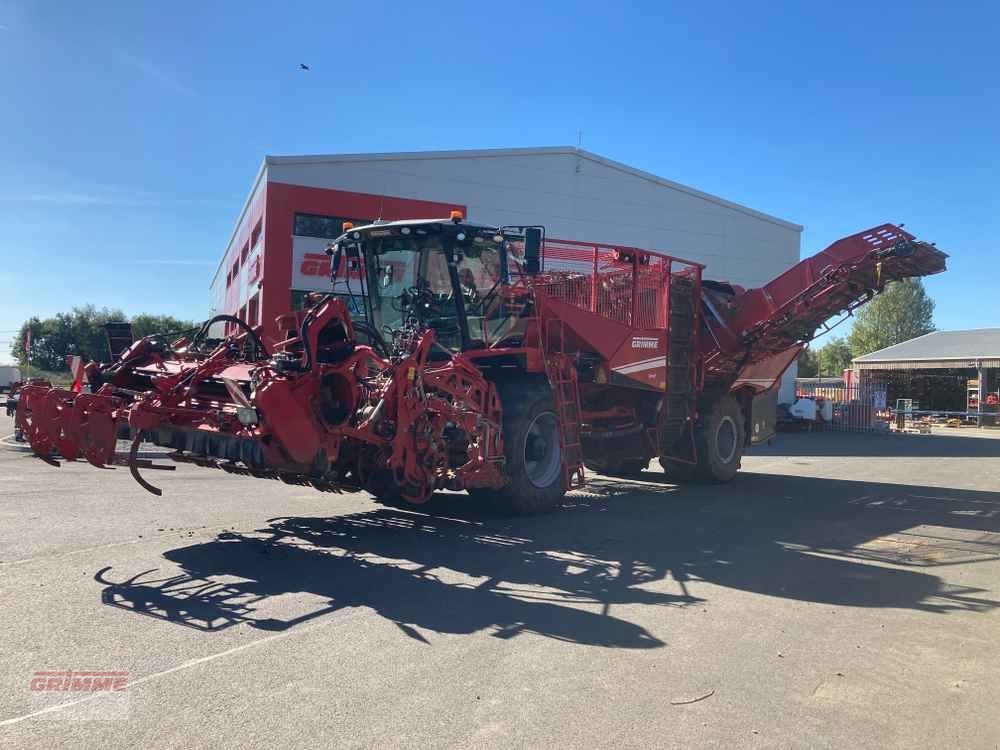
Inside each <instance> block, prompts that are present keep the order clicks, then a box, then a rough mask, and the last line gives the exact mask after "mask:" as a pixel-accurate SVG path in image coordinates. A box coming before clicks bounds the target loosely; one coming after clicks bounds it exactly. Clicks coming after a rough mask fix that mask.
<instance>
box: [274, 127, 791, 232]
mask: <svg viewBox="0 0 1000 750" xmlns="http://www.w3.org/2000/svg"><path fill="white" fill-rule="evenodd" d="M545 154H550V155H556V154H561V155H567V156H576V157H579V158H581V159H587V160H588V161H592V162H594V163H596V164H600V165H602V166H605V167H609V168H611V169H615V170H617V171H619V172H624V173H626V174H630V175H632V176H633V177H638V178H640V179H643V180H647V181H648V182H652V183H655V184H657V185H662V186H664V187H669V188H671V189H673V190H678V191H680V192H682V193H687V194H688V195H692V196H694V197H696V198H701V199H702V200H707V201H710V202H712V203H715V204H717V205H720V206H723V207H725V208H730V209H733V210H735V211H739V212H741V213H744V214H747V215H748V216H752V217H754V218H756V219H763V220H764V221H768V222H770V223H772V224H777V225H778V226H781V227H784V228H786V229H792V230H794V231H796V232H801V231H802V229H803V227H802V225H801V224H795V223H794V222H791V221H786V220H785V219H779V218H778V217H777V216H772V215H771V214H766V213H764V212H763V211H758V210H756V209H753V208H750V207H749V206H744V205H741V204H739V203H734V202H732V201H728V200H726V199H725V198H720V197H719V196H717V195H713V194H711V193H706V192H703V191H701V190H697V189H696V188H692V187H689V186H687V185H683V184H681V183H679V182H674V181H673V180H668V179H666V178H665V177H660V176H659V175H655V174H653V173H652V172H646V171H643V170H641V169H637V168H636V167H632V166H629V165H628V164H624V163H622V162H619V161H615V160H614V159H608V158H607V157H604V156H601V155H600V154H595V153H593V152H591V151H586V150H585V149H582V148H577V147H576V146H533V147H527V148H486V149H456V150H450V151H397V152H391V151H390V152H374V153H367V154H366V153H355V154H315V155H300V156H273V155H268V156H265V157H264V163H265V164H308V163H317V162H319V163H323V162H341V163H343V162H360V161H394V160H399V159H468V158H478V159H483V158H500V157H505V156H539V155H545Z"/></svg>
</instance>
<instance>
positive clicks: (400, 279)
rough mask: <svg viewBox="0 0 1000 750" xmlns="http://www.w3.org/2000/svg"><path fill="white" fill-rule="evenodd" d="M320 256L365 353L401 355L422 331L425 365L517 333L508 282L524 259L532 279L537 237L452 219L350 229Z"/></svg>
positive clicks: (528, 231) (530, 230) (531, 230)
mask: <svg viewBox="0 0 1000 750" xmlns="http://www.w3.org/2000/svg"><path fill="white" fill-rule="evenodd" d="M327 252H328V253H329V254H330V255H332V256H333V260H332V263H331V280H332V282H333V288H334V290H335V293H336V294H337V295H338V296H341V297H343V298H344V299H345V301H349V304H350V309H352V310H357V311H358V313H359V315H357V316H356V321H355V325H356V327H357V328H358V329H359V331H360V332H361V335H362V336H363V337H365V338H366V339H368V341H369V343H371V344H372V346H374V347H376V348H377V349H379V350H381V351H382V352H384V353H390V352H392V351H394V350H395V351H401V350H405V349H407V348H408V347H410V346H411V341H412V339H413V337H414V335H417V334H418V333H419V332H421V331H424V330H428V329H429V330H433V331H434V333H435V346H434V349H433V350H432V353H431V355H430V356H431V359H441V358H442V357H443V356H445V353H446V352H447V353H457V352H464V351H469V350H473V349H484V348H488V347H490V346H492V345H494V344H495V343H496V342H497V341H499V340H500V339H502V338H503V337H505V336H508V335H509V334H510V333H511V332H512V331H513V330H514V329H515V328H516V327H517V326H518V323H519V321H520V320H521V318H522V317H523V316H522V315H521V313H522V312H523V310H520V309H518V307H517V305H516V304H515V305H507V304H505V302H506V301H508V300H509V298H510V289H511V287H512V277H513V278H515V279H516V278H517V277H518V276H521V275H523V274H527V273H528V271H526V270H525V256H526V255H527V258H528V265H529V266H530V267H531V269H532V270H533V271H534V272H537V268H538V266H539V260H538V259H539V257H540V253H541V231H540V230H539V229H538V228H535V227H527V228H516V229H514V228H501V229H498V228H496V227H489V226H481V225H475V224H469V223H465V222H463V221H462V220H461V217H460V216H459V215H457V212H456V214H454V215H453V216H452V218H451V220H449V221H442V220H424V221H396V222H380V223H376V224H372V225H368V226H363V227H357V228H355V227H353V226H351V227H349V228H348V229H347V231H346V232H345V233H344V234H343V235H342V236H341V237H339V238H337V240H335V241H334V242H333V243H332V244H331V245H330V247H329V249H328V250H327ZM342 271H345V273H341V272H342ZM359 272H360V273H359ZM352 277H355V278H359V279H360V283H357V282H354V284H355V285H354V286H353V287H352V281H351V278H352ZM514 285H516V282H515V284H514ZM521 287H522V288H524V285H523V284H522V285H521Z"/></svg>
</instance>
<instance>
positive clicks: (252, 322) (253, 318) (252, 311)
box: [247, 292, 260, 327]
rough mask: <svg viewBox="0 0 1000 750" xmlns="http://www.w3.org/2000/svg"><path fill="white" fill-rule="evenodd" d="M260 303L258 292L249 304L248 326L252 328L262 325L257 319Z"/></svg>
mask: <svg viewBox="0 0 1000 750" xmlns="http://www.w3.org/2000/svg"><path fill="white" fill-rule="evenodd" d="M259 302H260V292H257V293H256V294H255V295H254V296H253V297H251V298H250V301H249V302H248V303H247V325H248V326H250V327H253V326H256V325H258V324H259V323H260V321H259V320H258V319H257V314H258V308H259V306H260V304H259Z"/></svg>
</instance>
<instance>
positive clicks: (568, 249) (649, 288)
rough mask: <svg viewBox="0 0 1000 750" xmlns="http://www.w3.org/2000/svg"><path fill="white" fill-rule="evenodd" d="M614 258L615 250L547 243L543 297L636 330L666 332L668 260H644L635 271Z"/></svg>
mask: <svg viewBox="0 0 1000 750" xmlns="http://www.w3.org/2000/svg"><path fill="white" fill-rule="evenodd" d="M616 257H617V256H616V250H615V248H610V247H605V246H601V245H584V244H578V243H569V242H563V241H547V242H546V243H545V279H544V281H543V282H542V283H543V287H544V290H545V293H546V294H547V295H548V296H549V297H551V298H553V299H557V300H560V301H562V302H565V303H567V304H570V305H574V306H575V307H579V308H582V309H584V310H590V311H591V312H595V313H597V314H598V315H601V316H602V317H605V318H608V319H609V320H613V321H615V322H618V323H622V324H624V325H628V326H631V327H633V328H639V329H655V328H665V327H666V324H667V286H668V285H667V283H666V279H667V277H668V275H669V273H670V260H669V259H667V258H664V257H660V256H648V255H644V256H643V260H642V262H641V263H639V264H638V266H635V265H633V263H632V262H630V261H622V260H616Z"/></svg>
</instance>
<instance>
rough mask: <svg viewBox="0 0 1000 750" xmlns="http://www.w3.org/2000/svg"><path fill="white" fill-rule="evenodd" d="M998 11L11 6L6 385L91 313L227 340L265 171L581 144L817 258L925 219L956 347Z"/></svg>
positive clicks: (984, 266) (2, 240) (991, 215)
mask: <svg viewBox="0 0 1000 750" xmlns="http://www.w3.org/2000/svg"><path fill="white" fill-rule="evenodd" d="M998 8H1000V6H998V4H997V3H995V2H994V3H980V4H956V3H937V4H920V3H907V4H899V5H891V4H870V3H858V4H852V3H836V4H833V3H831V4H818V3H801V2H799V3H789V4H783V3H778V2H774V3H766V4H765V3H743V4H735V3H734V4H728V3H664V2H651V3H637V4H627V3H625V4H615V3H591V2H575V3H563V4H557V3H549V4H541V5H537V4H534V3H525V4H523V5H522V4H518V3H513V2H508V3H490V4H486V3H468V4H465V3H440V4H437V3H427V2H419V3H414V2H382V1H381V0H370V1H369V2H365V3H341V2H313V3H308V2H304V3H296V2H285V3H281V4H280V5H279V4H273V3H261V4H259V5H254V4H253V3H246V2H241V3H215V2H184V1H183V0H182V1H180V2H176V3H171V4H167V5H164V4H162V3H142V2H140V3H134V2H128V3H125V2H123V3H104V2H99V1H96V2H82V1H81V2H69V1H64V2H61V3H51V2H45V3H42V2H39V3H31V2H6V1H5V0H0V97H2V98H0V102H2V105H0V113H2V116H0V157H2V158H0V164H2V167H0V258H2V263H0V300H2V302H3V304H2V305H0V360H3V359H6V355H7V351H6V344H7V342H8V341H9V340H10V339H11V338H12V337H13V334H12V333H11V331H12V329H16V328H17V327H18V326H19V325H20V323H21V322H22V321H23V320H24V319H25V318H26V317H28V316H29V315H32V314H38V315H43V316H44V315H50V314H52V313H55V312H57V311H60V310H64V309H67V308H69V307H70V306H72V305H76V304H84V303H94V304H96V305H98V306H103V305H109V306H118V307H121V308H123V309H124V310H125V311H126V312H127V313H130V314H134V313H138V312H151V313H170V314H174V315H178V316H185V317H195V318H198V317H201V316H203V315H205V314H206V312H207V304H208V303H207V300H208V290H207V287H208V282H209V280H210V276H211V273H212V271H213V269H214V265H215V263H216V262H217V260H218V258H219V256H220V254H221V252H222V250H223V248H224V245H225V243H226V241H227V239H228V236H229V233H230V231H231V230H232V225H233V222H234V221H235V218H236V214H237V211H238V210H239V207H240V205H241V203H242V201H243V199H244V198H245V196H246V191H247V190H248V188H249V186H250V183H251V180H252V178H253V176H254V174H255V173H256V170H257V168H258V166H259V164H260V161H261V158H262V157H263V155H264V154H266V153H271V154H285V153H340V152H352V151H393V150H420V149H449V148H486V147H506V146H536V145H559V144H574V143H575V142H576V140H577V132H578V131H580V130H582V133H583V146H584V148H586V149H588V150H591V151H594V152H597V153H599V154H602V155H604V156H607V157H609V158H612V159H615V160H618V161H622V162H625V163H628V164H631V165H633V166H636V167H638V168H640V169H644V170H647V171H650V172H654V173H657V174H660V175H663V176H665V177H667V178H670V179H673V180H676V181H678V182H682V183H685V184H689V185H692V186H694V187H696V188H699V189H701V190H705V191H707V192H711V193H716V194H718V195H721V196H723V197H725V198H728V199H730V200H734V201H737V202H740V203H744V204H746V205H749V206H752V207H754V208H757V209H760V210H762V211H766V212H768V213H772V214H775V215H777V216H781V217H783V218H787V219H789V220H792V221H795V222H798V223H800V224H804V225H805V227H806V230H805V232H804V234H803V243H802V247H803V251H804V252H805V253H807V254H811V253H812V252H815V251H816V250H819V249H821V248H822V247H824V246H826V245H827V244H828V243H829V242H831V241H832V240H834V239H837V238H838V237H840V236H843V235H845V234H850V233H853V232H855V231H858V230H860V229H864V228H867V227H869V226H872V225H875V224H879V223H882V222H884V221H896V222H899V221H903V222H906V224H907V228H909V229H911V230H912V231H914V232H915V233H917V234H918V235H919V236H921V237H923V238H927V239H929V240H932V241H936V242H937V243H938V245H939V246H940V247H942V248H943V249H945V250H946V251H948V252H950V253H951V256H952V257H951V261H950V269H951V270H950V271H949V272H948V273H947V274H944V275H942V276H939V277H936V278H934V279H932V280H931V281H930V282H929V283H928V287H929V289H930V291H931V293H932V294H933V296H934V298H935V300H936V301H937V314H936V322H937V324H938V326H939V327H941V328H962V327H985V326H1000V304H998V302H997V294H998V291H997V290H998V287H1000V257H998V254H997V252H996V244H997V237H998V236H1000V219H998V216H1000V91H998V80H1000V76H998V73H1000V53H998V51H997V50H998V47H1000V45H998V43H997V40H998V39H1000V10H998ZM299 62H306V63H307V64H309V65H310V67H311V68H312V69H311V70H310V71H309V72H304V71H300V70H298V64H299ZM667 249H669V250H673V251H675V252H679V253H682V251H683V248H667Z"/></svg>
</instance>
